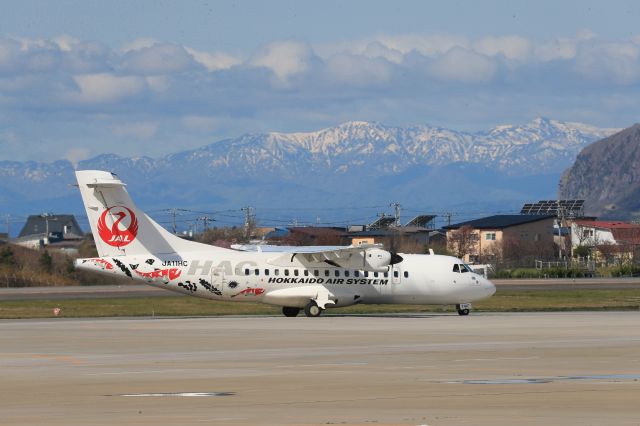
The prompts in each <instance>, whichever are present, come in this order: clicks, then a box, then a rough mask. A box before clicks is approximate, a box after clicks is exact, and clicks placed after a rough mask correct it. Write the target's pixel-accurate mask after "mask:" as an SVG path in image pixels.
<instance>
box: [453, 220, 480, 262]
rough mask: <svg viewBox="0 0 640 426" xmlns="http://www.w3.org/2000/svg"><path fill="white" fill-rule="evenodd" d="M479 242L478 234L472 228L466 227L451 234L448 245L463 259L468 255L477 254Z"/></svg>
mask: <svg viewBox="0 0 640 426" xmlns="http://www.w3.org/2000/svg"><path fill="white" fill-rule="evenodd" d="M478 240H479V235H478V233H477V232H474V230H473V228H472V227H471V226H469V225H465V226H462V227H460V228H459V229H455V230H452V231H451V232H450V233H449V235H448V239H447V245H448V246H449V250H450V251H451V252H452V253H453V254H454V255H455V256H456V257H458V258H462V257H464V256H465V255H467V254H472V253H473V252H475V248H476V246H477V245H478Z"/></svg>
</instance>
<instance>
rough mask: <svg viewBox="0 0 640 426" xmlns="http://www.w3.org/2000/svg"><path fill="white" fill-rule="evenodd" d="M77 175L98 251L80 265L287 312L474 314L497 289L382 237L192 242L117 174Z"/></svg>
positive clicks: (449, 262) (457, 264)
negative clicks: (368, 240)
mask: <svg viewBox="0 0 640 426" xmlns="http://www.w3.org/2000/svg"><path fill="white" fill-rule="evenodd" d="M76 179H77V181H78V187H79V189H80V194H81V196H82V201H83V203H84V206H85V209H86V211H87V216H88V218H89V223H90V225H91V231H92V232H93V236H94V239H95V243H96V248H97V250H98V255H99V257H96V258H86V259H77V260H76V261H75V266H76V267H77V268H78V269H82V270H88V271H94V272H99V273H102V274H108V275H112V276H113V275H116V276H124V277H129V278H131V279H132V280H138V281H142V282H145V283H147V284H149V285H152V286H154V287H159V288H164V289H167V290H172V291H175V292H179V293H184V294H189V295H192V296H198V297H202V298H206V299H211V300H225V301H241V302H262V303H266V304H271V305H277V306H281V307H282V313H283V314H284V315H285V316H287V317H295V316H297V315H298V314H299V313H300V311H304V314H305V315H306V316H307V317H317V316H319V315H320V314H321V313H322V312H323V311H325V310H326V309H329V308H339V307H345V306H350V305H356V304H389V303H394V304H425V305H455V306H456V309H457V311H458V314H459V315H468V314H469V312H470V308H471V303H472V302H475V301H477V300H481V299H484V298H487V297H490V296H491V295H493V294H494V293H495V291H496V288H495V286H494V285H493V283H491V282H490V281H489V280H488V279H486V278H484V277H483V276H481V275H479V274H476V273H475V272H473V270H472V269H471V268H470V267H469V266H468V265H466V264H465V263H464V262H463V261H462V260H460V259H457V258H455V257H451V256H443V255H436V254H433V251H430V254H403V253H392V252H390V251H388V250H385V249H384V248H383V247H382V246H381V245H378V244H362V245H351V246H337V247H290V248H288V249H286V250H285V249H282V250H280V251H269V250H265V251H263V250H260V249H256V250H253V249H250V248H249V249H247V248H244V249H243V248H242V247H241V249H240V250H233V249H226V248H222V247H216V246H212V245H208V244H203V243H199V242H194V241H189V240H186V239H183V238H180V237H179V236H176V235H174V234H172V233H170V232H169V231H167V230H166V229H164V228H163V227H162V226H161V225H159V224H158V223H157V222H155V221H154V220H152V219H151V218H150V217H149V216H147V215H146V214H145V213H144V212H143V211H141V210H140V209H138V207H136V205H135V204H134V203H133V201H132V200H131V198H130V196H129V193H128V191H127V190H126V188H125V186H126V184H125V183H123V182H122V181H121V180H120V178H118V176H117V175H115V174H112V173H110V172H106V171H99V170H84V171H76ZM272 250H274V249H272ZM275 250H278V249H277V248H276V249H275Z"/></svg>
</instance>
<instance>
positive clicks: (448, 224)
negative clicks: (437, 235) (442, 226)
mask: <svg viewBox="0 0 640 426" xmlns="http://www.w3.org/2000/svg"><path fill="white" fill-rule="evenodd" d="M444 216H446V217H447V226H451V216H453V213H451V212H445V213H444Z"/></svg>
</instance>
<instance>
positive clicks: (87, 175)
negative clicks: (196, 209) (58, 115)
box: [76, 170, 227, 257]
mask: <svg viewBox="0 0 640 426" xmlns="http://www.w3.org/2000/svg"><path fill="white" fill-rule="evenodd" d="M76 178H77V180H78V186H79V187H80V194H81V195H82V201H83V203H84V206H85V209H86V210H87V216H88V218H89V224H90V225H91V231H92V232H93V237H94V239H95V242H96V247H97V249H98V254H99V255H100V257H106V256H121V255H129V256H131V255H145V254H154V255H158V254H172V253H177V254H180V253H181V252H192V251H208V252H211V251H227V249H223V248H220V247H215V246H210V245H207V244H201V243H196V242H193V241H187V240H184V239H182V238H180V237H177V236H175V235H173V234H172V233H170V232H168V231H167V230H166V229H164V228H163V227H162V226H160V225H159V224H157V223H156V222H154V221H153V220H152V219H151V218H150V217H149V216H147V215H146V214H144V212H142V211H141V210H139V209H138V208H137V207H136V205H135V204H134V203H133V201H131V198H130V197H129V193H128V192H127V190H126V189H125V184H124V183H123V182H122V181H121V180H120V179H119V178H118V177H117V176H116V175H114V174H112V173H109V172H104V171H99V170H83V171H77V172H76Z"/></svg>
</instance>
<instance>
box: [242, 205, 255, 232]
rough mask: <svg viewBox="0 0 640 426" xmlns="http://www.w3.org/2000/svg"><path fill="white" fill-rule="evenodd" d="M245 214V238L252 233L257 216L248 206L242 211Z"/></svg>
mask: <svg viewBox="0 0 640 426" xmlns="http://www.w3.org/2000/svg"><path fill="white" fill-rule="evenodd" d="M240 210H241V211H243V212H244V234H245V237H247V238H248V237H249V236H250V235H249V233H250V232H251V230H250V228H251V226H252V225H253V224H254V222H255V215H254V213H253V207H251V206H247V207H243V208H241V209H240Z"/></svg>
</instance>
